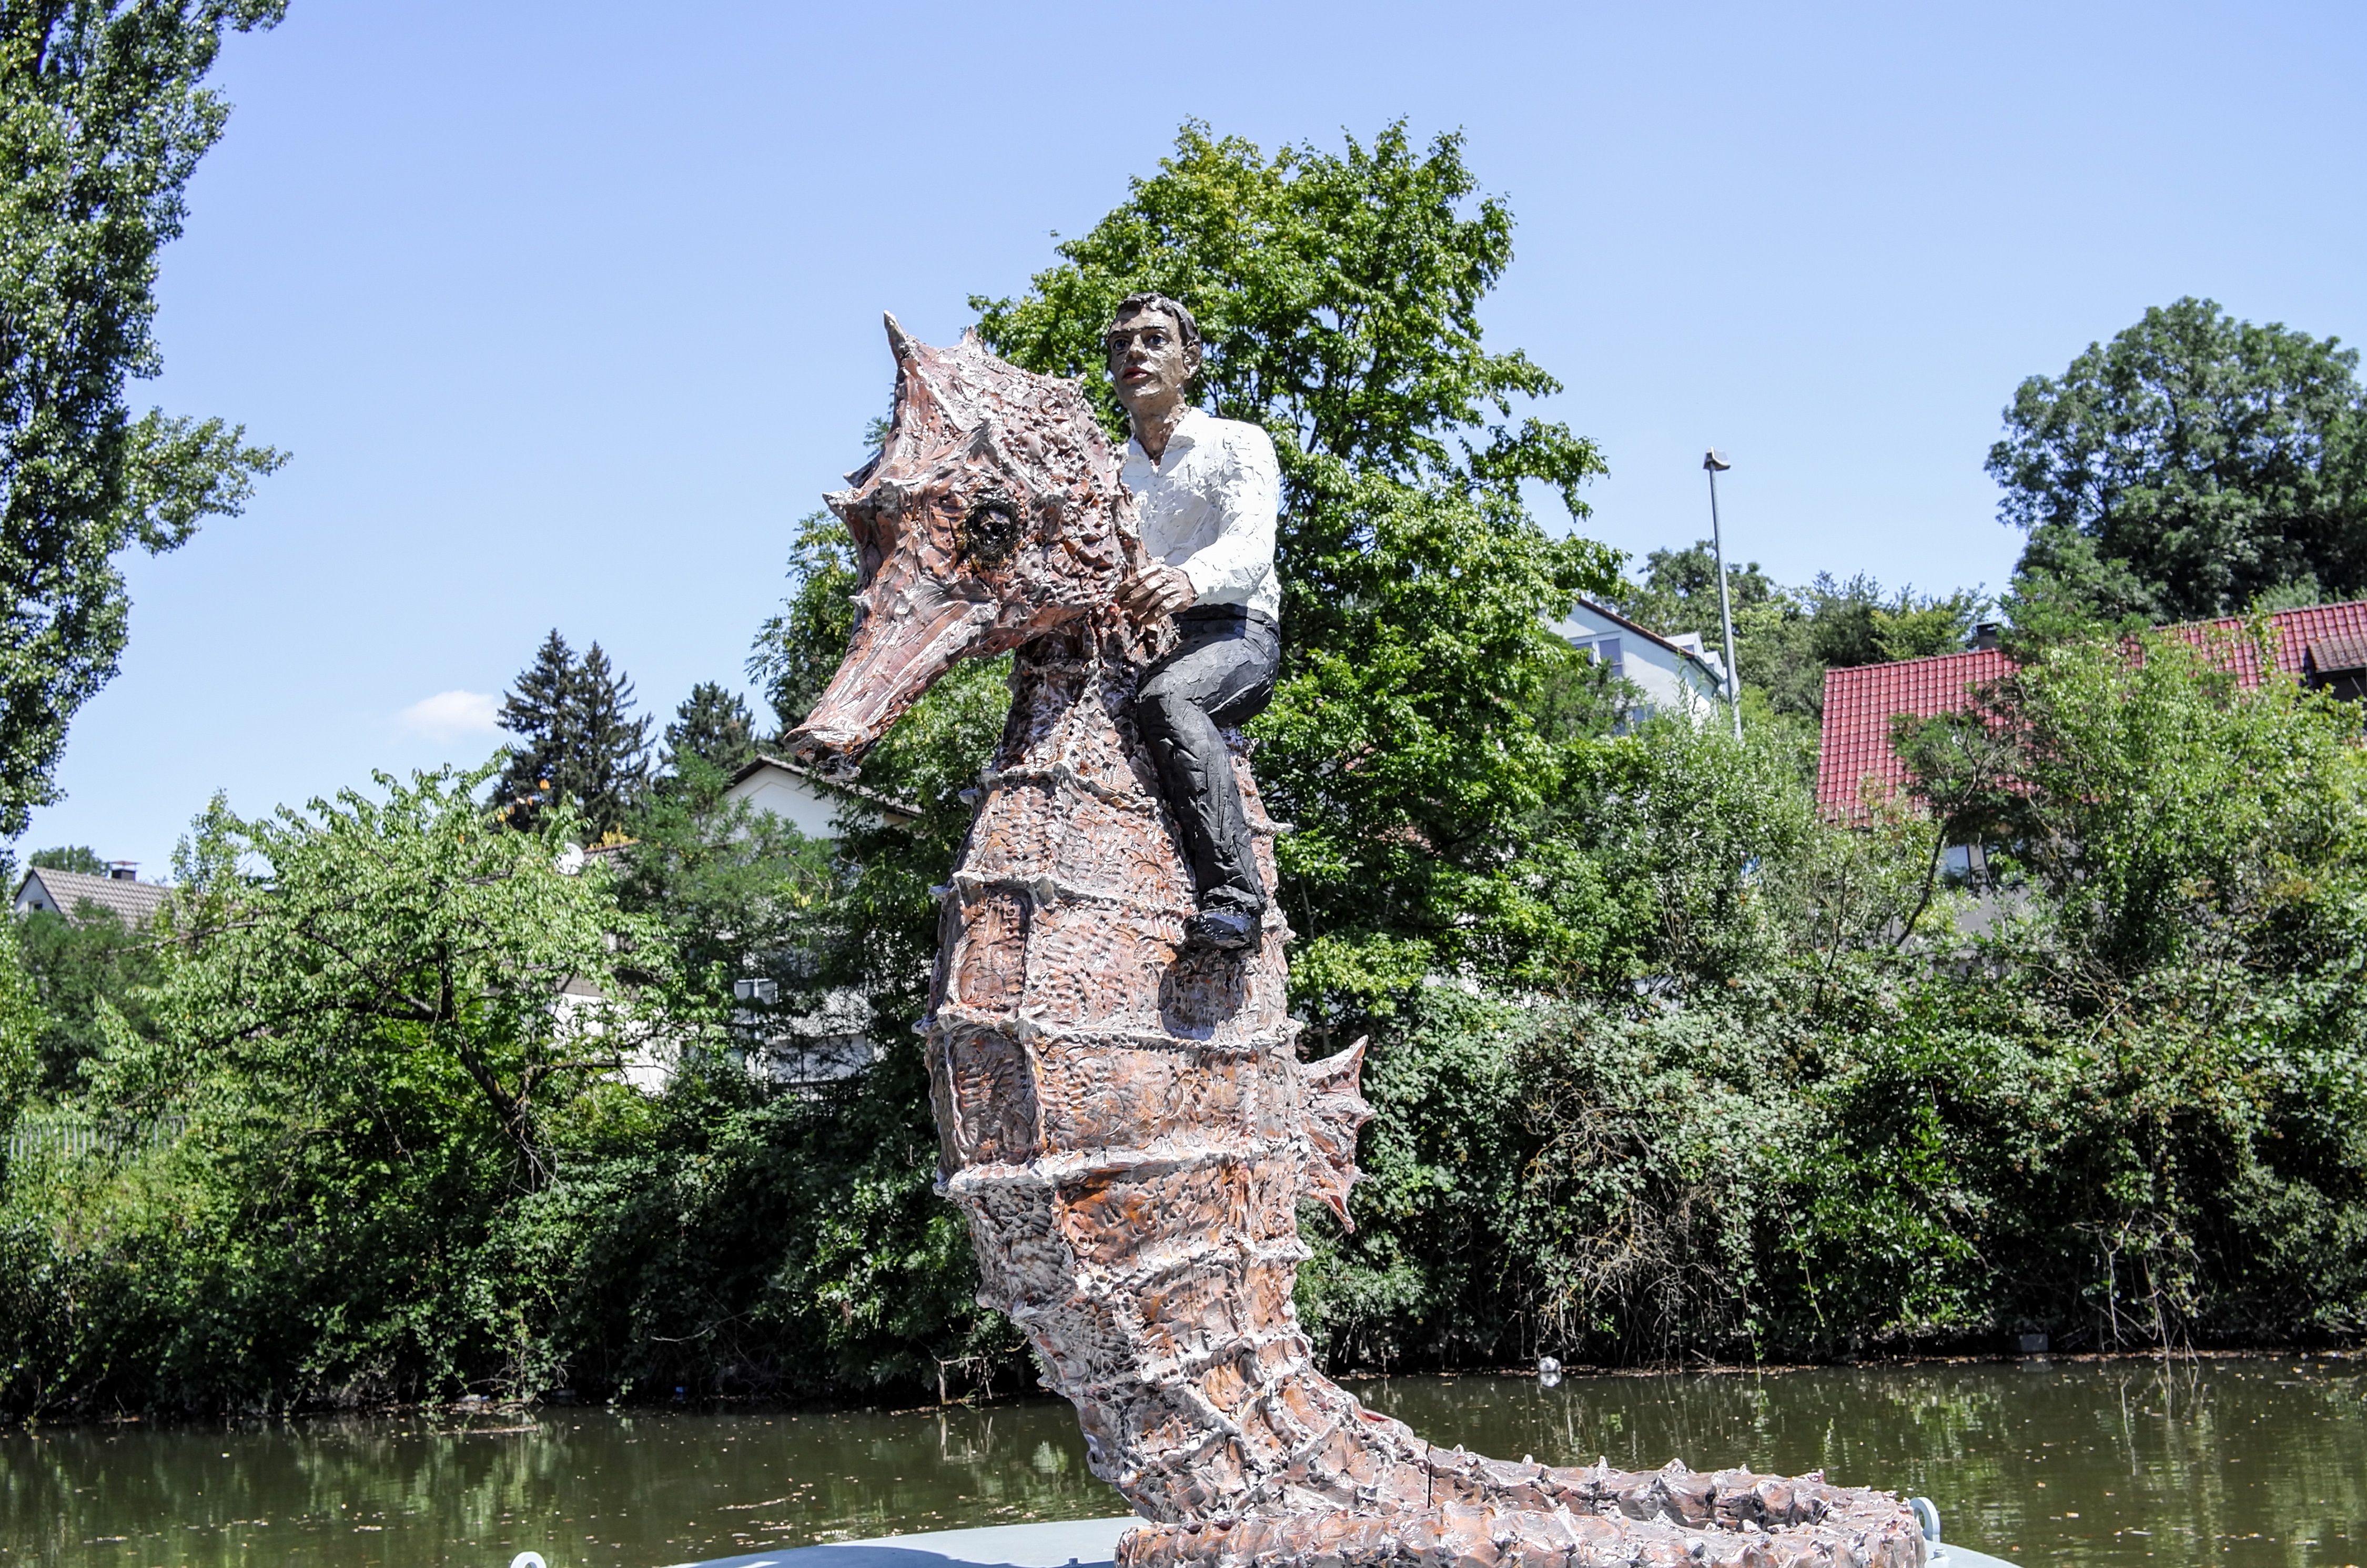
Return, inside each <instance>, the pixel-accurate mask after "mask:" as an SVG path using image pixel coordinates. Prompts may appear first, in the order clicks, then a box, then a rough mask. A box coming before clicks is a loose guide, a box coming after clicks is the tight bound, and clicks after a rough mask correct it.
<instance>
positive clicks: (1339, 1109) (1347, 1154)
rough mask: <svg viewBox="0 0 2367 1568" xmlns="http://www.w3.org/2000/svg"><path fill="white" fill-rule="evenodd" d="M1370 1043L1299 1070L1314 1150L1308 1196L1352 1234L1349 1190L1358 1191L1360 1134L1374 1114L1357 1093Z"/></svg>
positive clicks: (1362, 1039) (1353, 1224)
mask: <svg viewBox="0 0 2367 1568" xmlns="http://www.w3.org/2000/svg"><path fill="white" fill-rule="evenodd" d="M1369 1038H1370V1037H1369V1036H1360V1037H1359V1038H1358V1039H1357V1040H1356V1043H1355V1044H1353V1045H1352V1046H1350V1047H1349V1048H1348V1049H1347V1050H1345V1051H1341V1052H1340V1053H1339V1054H1338V1055H1336V1056H1327V1057H1325V1058H1324V1059H1323V1060H1322V1061H1320V1062H1307V1063H1306V1064H1304V1065H1303V1066H1301V1067H1300V1068H1299V1070H1298V1072H1299V1080H1300V1083H1301V1085H1303V1087H1304V1090H1305V1093H1306V1096H1307V1099H1306V1112H1307V1140H1308V1142H1309V1143H1311V1144H1313V1145H1314V1147H1313V1148H1312V1149H1311V1150H1310V1151H1309V1153H1308V1161H1307V1195H1308V1197H1309V1198H1312V1199H1316V1200H1317V1201H1318V1202H1319V1203H1321V1204H1322V1205H1323V1206H1324V1207H1325V1208H1327V1209H1329V1210H1331V1212H1332V1213H1334V1214H1337V1215H1338V1216H1339V1217H1340V1223H1341V1224H1342V1225H1343V1226H1345V1227H1346V1228H1347V1229H1349V1230H1351V1231H1353V1230H1354V1229H1355V1228H1356V1221H1354V1220H1353V1219H1352V1218H1350V1217H1349V1214H1348V1189H1349V1188H1350V1187H1353V1186H1355V1185H1356V1130H1357V1129H1358V1128H1360V1127H1362V1126H1364V1125H1365V1122H1366V1121H1368V1120H1370V1119H1371V1118H1372V1114H1373V1108H1372V1107H1371V1106H1369V1105H1366V1104H1365V1097H1364V1096H1363V1095H1362V1094H1360V1093H1358V1091H1357V1080H1358V1079H1359V1078H1360V1077H1361V1076H1362V1075H1363V1074H1364V1071H1365V1040H1368V1039H1369Z"/></svg>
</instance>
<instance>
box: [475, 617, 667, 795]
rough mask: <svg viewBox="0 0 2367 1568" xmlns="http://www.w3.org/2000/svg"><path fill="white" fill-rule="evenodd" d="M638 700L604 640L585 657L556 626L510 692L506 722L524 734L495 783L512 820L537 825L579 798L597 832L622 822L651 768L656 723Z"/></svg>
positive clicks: (509, 728) (504, 701)
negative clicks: (636, 707)
mask: <svg viewBox="0 0 2367 1568" xmlns="http://www.w3.org/2000/svg"><path fill="white" fill-rule="evenodd" d="M632 707H633V683H632V682H631V681H630V680H629V679H628V678H626V676H624V675H623V674H621V673H620V672H618V671H617V670H615V669H613V668H612V667H611V666H610V665H609V663H608V655H607V654H606V653H605V652H604V651H603V650H602V649H601V647H600V644H598V643H597V642H595V643H593V644H592V646H591V647H590V648H589V649H587V650H585V652H584V654H583V657H582V658H581V659H578V658H576V657H575V655H574V653H573V651H572V650H571V649H570V648H569V647H568V646H567V639H565V638H564V637H561V635H560V634H559V631H558V629H557V628H555V627H554V628H553V629H552V630H551V632H550V635H549V637H546V638H545V639H543V643H542V646H541V648H539V649H538V650H537V651H536V653H535V657H534V663H533V664H531V665H527V667H526V669H525V670H523V671H521V672H520V673H519V675H518V678H517V682H516V685H515V687H513V689H511V690H510V691H509V692H508V693H506V694H505V695H504V697H503V699H502V714H501V722H502V728H504V729H505V730H507V731H509V732H510V733H512V734H514V735H515V736H517V737H518V744H515V745H513V746H512V747H511V748H510V760H509V765H508V766H507V767H505V768H504V769H503V771H502V776H501V780H500V783H499V784H498V785H497V786H496V789H495V798H496V800H498V801H500V802H501V803H502V804H503V805H504V807H505V808H506V809H507V812H508V821H509V822H510V823H511V824H512V825H513V826H516V827H521V828H527V829H532V828H534V827H536V826H537V825H538V824H540V822H541V820H542V813H543V812H545V811H547V810H548V809H549V807H551V806H552V805H554V804H555V803H557V802H558V801H574V802H575V805H576V807H577V809H578V810H580V811H581V812H583V817H584V822H585V824H586V826H588V827H589V828H590V830H591V831H592V833H593V834H594V835H595V836H598V835H606V834H607V833H609V832H610V831H612V830H614V829H616V828H617V827H618V826H619V825H621V824H623V822H624V820H625V818H626V816H627V814H628V813H629V812H631V810H632V808H633V803H634V801H635V800H636V799H637V798H638V797H639V795H640V790H641V785H642V782H643V780H644V778H645V777H646V776H647V773H648V769H649V760H648V754H649V729H650V722H649V720H648V719H647V718H646V717H643V718H638V719H637V718H634V717H632V716H631V713H632Z"/></svg>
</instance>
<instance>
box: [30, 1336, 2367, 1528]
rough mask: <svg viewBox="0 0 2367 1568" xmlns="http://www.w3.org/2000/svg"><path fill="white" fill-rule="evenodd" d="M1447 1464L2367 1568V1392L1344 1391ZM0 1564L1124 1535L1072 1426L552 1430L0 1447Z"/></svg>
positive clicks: (2107, 1374) (1692, 1381) (320, 1433)
mask: <svg viewBox="0 0 2367 1568" xmlns="http://www.w3.org/2000/svg"><path fill="white" fill-rule="evenodd" d="M1353 1387H1354V1389H1355V1391H1356V1392H1357V1394H1358V1396H1359V1397H1360V1398H1362V1399H1363V1400H1364V1401H1365V1403H1367V1404H1369V1405H1372V1406H1374V1407H1376V1408H1377V1409H1381V1410H1386V1411H1387V1412H1389V1413H1390V1414H1392V1415H1398V1416H1399V1417H1401V1418H1403V1419H1404V1420H1406V1421H1408V1422H1409V1423H1410V1424H1411V1425H1412V1426H1414V1427H1415V1429H1416V1430H1418V1431H1420V1432H1421V1433H1422V1434H1423V1435H1424V1436H1426V1437H1431V1438H1432V1439H1433V1440H1435V1441H1438V1442H1440V1443H1450V1444H1451V1443H1455V1442H1461V1443H1463V1444H1465V1445H1467V1447H1469V1448H1471V1449H1475V1450H1478V1451H1479V1452H1483V1453H1489V1454H1493V1455H1496V1456H1499V1457H1501V1458H1506V1459H1517V1458H1520V1457H1521V1456H1522V1455H1523V1454H1530V1455H1534V1456H1535V1457H1536V1458H1537V1459H1539V1460H1546V1461H1549V1462H1554V1463H1585V1462H1591V1461H1592V1460H1595V1459H1596V1458H1597V1457H1608V1458H1609V1459H1610V1460H1611V1461H1612V1462H1613V1463H1614V1464H1619V1465H1623V1466H1626V1467H1628V1468H1631V1469H1632V1468H1644V1467H1648V1466H1657V1465H1659V1464H1661V1463H1663V1462H1665V1461H1666V1460H1669V1459H1670V1458H1671V1457H1672V1456H1677V1457H1682V1458H1683V1459H1685V1460H1687V1461H1688V1462H1689V1463H1692V1464H1693V1465H1696V1466H1698V1467H1700V1468H1703V1469H1710V1468H1715V1467H1716V1466H1719V1465H1725V1464H1732V1463H1747V1464H1749V1465H1750V1467H1751V1468H1752V1469H1754V1470H1762V1471H1786V1472H1797V1471H1806V1470H1812V1469H1816V1468H1818V1467H1819V1466H1821V1467H1823V1468H1824V1469H1825V1470H1826V1471H1828V1473H1829V1475H1830V1477H1831V1478H1832V1479H1833V1480H1835V1481H1838V1482H1845V1483H1863V1484H1871V1485H1879V1486H1884V1487H1889V1488H1893V1489H1897V1490H1899V1491H1902V1492H1906V1493H1920V1494H1924V1495H1927V1496H1930V1497H1931V1498H1932V1499H1934V1500H1935V1501H1937V1502H1938V1504H1939V1506H1940V1509H1941V1512H1942V1517H1943V1518H1944V1519H1945V1521H1946V1525H1947V1533H1948V1535H1949V1537H1950V1538H1951V1539H1954V1540H1962V1541H1964V1542H1965V1544H1967V1545H1970V1546H1974V1547H1976V1548H1979V1549H1980V1550H1983V1551H1989V1552H1993V1553H1995V1554H1996V1555H1997V1556H1999V1557H2004V1558H2008V1559H2010V1560H2013V1561H2017V1562H2058V1563H2081V1564H2085V1563H2120V1564H2129V1565H2131V1568H2135V1565H2136V1564H2140V1563H2147V1562H2157V1563H2161V1564H2170V1563H2224V1564H2229V1565H2238V1568H2245V1565H2253V1564H2259V1565H2262V1568H2266V1565H2268V1564H2272V1563H2273V1564H2276V1565H2278V1568H2316V1565H2320V1564H2324V1565H2327V1568H2356V1565H2360V1564H2367V1360H2345V1359H2339V1358H2336V1359H2329V1358H2227V1359H2204V1360H2200V1361H2195V1360H2179V1361H2174V1362H2171V1363H2169V1365H2167V1366H2164V1365H2162V1364H2160V1363H2148V1362H2132V1361H2113V1362H2074V1361H2046V1360H2033V1361H2022V1362H1980V1363H1927V1364H1919V1365H1911V1366H1903V1367H1867V1368H1847V1369H1818V1370H1811V1371H1791V1372H1781V1373H1713V1374H1682V1375H1664V1376H1656V1377H1574V1378H1570V1379H1568V1380H1567V1381H1564V1382H1563V1383H1562V1384H1561V1386H1559V1387H1558V1388H1554V1389H1545V1388H1541V1387H1539V1386H1538V1384H1537V1382H1536V1381H1535V1380H1534V1379H1523V1378H1497V1377H1486V1378H1482V1377H1470V1378H1399V1379H1378V1380H1374V1381H1363V1382H1358V1383H1356V1384H1354V1385H1353ZM0 1507H5V1510H6V1512H5V1516H0V1564H5V1565H6V1568H17V1565H20V1564H21V1565H27V1568H30V1565H32V1564H40V1565H42V1568H167V1565H169V1568H180V1565H183V1564H187V1565H190V1568H218V1565H229V1564H240V1565H244V1564H265V1563H270V1564H282V1563H301V1564H308V1565H319V1568H364V1565H368V1568H429V1565H431V1564H433V1565H441V1564H447V1563H448V1564H465V1565H467V1568H505V1565H506V1564H507V1563H508V1562H509V1561H510V1558H511V1556H512V1554H513V1553H515V1552H516V1551H522V1550H525V1549H527V1548H532V1549H534V1550H536V1551H540V1552H541V1553H542V1554H543V1556H544V1557H545V1558H546V1559H547V1560H548V1561H549V1563H550V1568H579V1565H580V1568H590V1565H595V1564H597V1565H601V1568H657V1565H659V1564H664V1563H674V1562H684V1561H685V1560H688V1559H695V1558H700V1557H714V1556H722V1555H726V1554H730V1553H733V1552H741V1551H756V1550H758V1549H760V1548H764V1547H768V1546H783V1545H798V1544H803V1543H807V1542H811V1541H821V1540H847V1539H851V1538H855V1537H861V1536H873V1535H884V1534H889V1533H894V1532H900V1531H911V1530H926V1529H946V1528H955V1527H957V1526H964V1525H982V1524H1005V1523H1015V1522H1020V1521H1025V1520H1029V1519H1057V1518H1091V1517H1106V1516H1111V1515H1116V1514H1119V1513H1123V1512H1124V1511H1125V1510H1124V1509H1123V1508H1122V1507H1119V1506H1116V1495H1115V1494H1113V1493H1111V1492H1110V1491H1109V1489H1108V1488H1107V1487H1105V1486H1104V1485H1102V1484H1101V1483H1098V1482H1096V1481H1094V1480H1093V1477H1092V1476H1090V1475H1089V1474H1087V1473H1086V1471H1085V1466H1084V1449H1083V1444H1082V1441H1081V1440H1080V1439H1079V1437H1078V1436H1077V1426H1076V1420H1075V1417H1074V1416H1073V1415H1071V1414H1070V1411H1069V1408H1068V1407H1067V1406H1066V1405H1065V1404H1059V1403H1049V1402H1040V1403H1019V1404H1004V1405H998V1406H994V1407H991V1408H989V1409H983V1410H969V1409H962V1408H958V1407H957V1408H954V1409H949V1410H938V1409H934V1408H932V1409H928V1410H920V1411H908V1412H900V1413H891V1412H884V1411H869V1412H855V1413H832V1414H784V1413H774V1414H770V1415H766V1414H741V1413H734V1414H722V1415H717V1414H707V1413H697V1412H663V1413H651V1412H640V1411H635V1412H612V1411H606V1410H597V1409H590V1410H579V1409H543V1410H538V1411H536V1412H534V1413H533V1414H532V1415H501V1414H493V1413H489V1414H485V1415H472V1416H463V1415H455V1414H436V1415H413V1416H402V1417H380V1418H371V1419H351V1420H313V1421H274V1422H269V1423H258V1424H255V1425H248V1426H227V1427H222V1426H210V1427H189V1426H182V1427H164V1428H153V1427H149V1426H142V1425H138V1424H126V1425H113V1426H79V1427H64V1428H51V1429H40V1430H36V1431H32V1432H25V1431H14V1432H9V1433H6V1434H5V1435H0Z"/></svg>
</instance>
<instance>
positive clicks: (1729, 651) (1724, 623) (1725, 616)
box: [1702, 447, 1742, 740]
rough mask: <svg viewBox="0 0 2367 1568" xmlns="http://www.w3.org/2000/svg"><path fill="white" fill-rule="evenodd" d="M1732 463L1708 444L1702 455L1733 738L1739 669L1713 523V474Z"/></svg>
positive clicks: (1721, 545)
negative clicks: (1715, 562) (1723, 637)
mask: <svg viewBox="0 0 2367 1568" xmlns="http://www.w3.org/2000/svg"><path fill="white" fill-rule="evenodd" d="M1733 466H1734V465H1733V464H1732V463H1730V462H1728V461H1727V460H1726V454H1725V453H1723V452H1721V451H1719V450H1718V449H1716V447H1712V448H1711V449H1709V451H1708V453H1707V454H1706V455H1705V456H1704V457H1703V459H1702V467H1704V468H1705V469H1707V470H1708V471H1709V542H1710V548H1711V549H1712V550H1713V551H1716V555H1717V628H1718V630H1719V631H1721V632H1723V633H1724V634H1725V636H1726V706H1727V711H1728V712H1730V713H1732V714H1733V715H1734V738H1735V739H1736V740H1740V739H1741V738H1742V672H1741V671H1740V670H1738V669H1737V668H1736V667H1735V664H1734V607H1733V606H1731V605H1730V604H1728V603H1727V597H1726V534H1725V532H1724V530H1722V529H1721V528H1719V527H1718V526H1717V476H1718V475H1719V474H1721V473H1723V472H1726V471H1727V469H1730V468H1732V467H1733Z"/></svg>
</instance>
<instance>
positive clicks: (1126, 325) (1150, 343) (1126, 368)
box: [1105, 310, 1200, 422]
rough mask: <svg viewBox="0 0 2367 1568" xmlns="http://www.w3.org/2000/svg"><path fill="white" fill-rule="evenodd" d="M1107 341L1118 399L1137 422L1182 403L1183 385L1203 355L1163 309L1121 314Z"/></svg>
mask: <svg viewBox="0 0 2367 1568" xmlns="http://www.w3.org/2000/svg"><path fill="white" fill-rule="evenodd" d="M1105 341H1106V342H1107V345H1108V347H1109V369H1110V379H1111V380H1112V381H1116V383H1117V400H1118V402H1119V403H1123V404H1125V406H1126V411H1127V414H1128V415H1132V416H1133V417H1134V418H1135V420H1136V421H1137V422H1140V421H1141V420H1142V419H1143V417H1144V416H1145V415H1152V414H1154V413H1156V412H1159V411H1162V410H1164V409H1167V408H1169V407H1172V406H1173V405H1174V404H1177V403H1182V402H1183V389H1184V387H1185V386H1186V385H1187V384H1188V383H1189V382H1190V381H1191V380H1192V372H1193V371H1195V370H1196V369H1199V368H1200V357H1199V355H1198V354H1197V353H1195V352H1194V351H1193V349H1192V348H1191V347H1188V346H1187V345H1186V344H1185V343H1184V341H1183V329H1182V328H1180V327H1178V326H1177V325H1176V324H1175V318H1174V317H1173V316H1171V315H1169V314H1168V313H1167V312H1165V311H1158V310H1150V311H1144V310H1138V311H1130V312H1127V313H1126V314H1125V315H1122V316H1120V317H1118V319H1117V321H1116V323H1115V324H1113V325H1112V326H1111V327H1110V329H1109V335H1108V337H1107V339H1106V340H1105Z"/></svg>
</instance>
